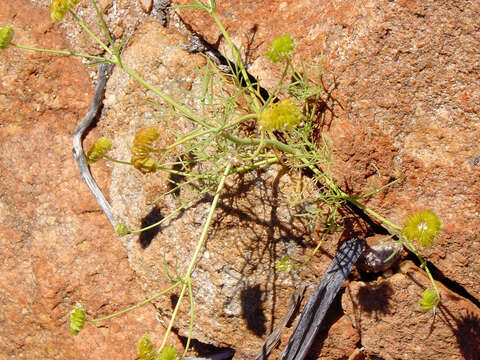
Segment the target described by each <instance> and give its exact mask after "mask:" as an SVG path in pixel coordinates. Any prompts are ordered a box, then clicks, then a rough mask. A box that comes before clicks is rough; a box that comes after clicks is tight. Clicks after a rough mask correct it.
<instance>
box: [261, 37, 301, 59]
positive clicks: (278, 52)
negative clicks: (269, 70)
mask: <svg viewBox="0 0 480 360" xmlns="http://www.w3.org/2000/svg"><path fill="white" fill-rule="evenodd" d="M294 49H295V43H294V42H293V38H292V37H291V36H290V35H283V36H280V37H278V38H276V39H275V40H273V43H272V45H271V46H270V47H269V48H268V51H267V57H268V58H269V59H270V60H271V61H272V62H273V63H278V62H280V61H283V60H285V59H287V58H288V57H289V56H290V54H291V53H292V51H293V50H294Z"/></svg>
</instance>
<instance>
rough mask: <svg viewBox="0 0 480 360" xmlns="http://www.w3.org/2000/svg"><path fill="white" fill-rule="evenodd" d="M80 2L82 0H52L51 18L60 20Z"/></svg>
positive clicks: (54, 20) (56, 20)
mask: <svg viewBox="0 0 480 360" xmlns="http://www.w3.org/2000/svg"><path fill="white" fill-rule="evenodd" d="M79 2H80V0H52V2H51V3H50V19H51V20H52V22H54V23H55V22H59V21H60V20H62V19H63V17H64V16H65V14H66V13H67V12H68V11H69V10H71V9H72V7H73V6H74V5H76V4H78V3H79Z"/></svg>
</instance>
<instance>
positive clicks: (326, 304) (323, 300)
mask: <svg viewBox="0 0 480 360" xmlns="http://www.w3.org/2000/svg"><path fill="white" fill-rule="evenodd" d="M364 244H365V240H364V239H360V238H359V239H352V240H348V241H346V242H344V243H343V244H342V245H341V246H340V249H338V251H337V255H336V256H335V258H334V259H333V261H332V263H331V264H330V266H329V267H328V269H327V272H326V273H325V275H324V276H323V278H322V280H321V281H320V283H319V284H318V286H317V288H316V289H315V292H314V293H313V294H312V296H311V297H310V299H309V300H308V302H307V304H306V305H305V308H304V309H303V311H302V315H301V316H300V320H299V321H298V324H297V326H296V328H295V330H294V332H293V334H292V336H291V337H290V340H289V341H288V344H287V346H286V348H285V350H284V351H283V352H282V355H281V356H280V360H302V359H304V358H305V357H306V356H307V354H308V351H309V349H310V347H311V346H312V343H313V341H314V339H315V336H316V335H317V332H318V329H319V328H320V325H321V323H322V320H323V318H324V317H325V314H326V313H327V311H328V309H329V308H330V305H331V304H332V301H333V299H334V298H335V296H336V295H337V293H338V292H339V291H340V288H341V287H342V284H343V283H344V282H345V279H346V278H347V277H348V274H350V272H351V271H352V267H353V265H355V263H356V262H357V260H358V258H359V257H360V255H361V254H362V252H363V247H364Z"/></svg>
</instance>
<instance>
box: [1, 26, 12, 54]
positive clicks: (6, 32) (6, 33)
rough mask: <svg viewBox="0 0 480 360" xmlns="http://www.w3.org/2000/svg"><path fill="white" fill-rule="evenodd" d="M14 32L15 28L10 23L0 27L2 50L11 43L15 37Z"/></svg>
mask: <svg viewBox="0 0 480 360" xmlns="http://www.w3.org/2000/svg"><path fill="white" fill-rule="evenodd" d="M13 32H14V31H13V28H12V27H11V26H10V25H5V26H3V27H1V28H0V51H1V50H3V49H5V48H6V47H7V46H8V45H10V43H11V42H12V39H13Z"/></svg>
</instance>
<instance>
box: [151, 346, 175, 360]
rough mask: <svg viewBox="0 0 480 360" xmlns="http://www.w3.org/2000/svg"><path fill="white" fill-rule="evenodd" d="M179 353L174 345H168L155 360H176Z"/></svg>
mask: <svg viewBox="0 0 480 360" xmlns="http://www.w3.org/2000/svg"><path fill="white" fill-rule="evenodd" d="M177 358H178V352H177V350H175V348H174V347H173V346H172V345H167V346H165V347H164V348H163V350H162V352H161V353H160V355H159V356H158V357H157V358H156V359H155V360H176V359H177Z"/></svg>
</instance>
